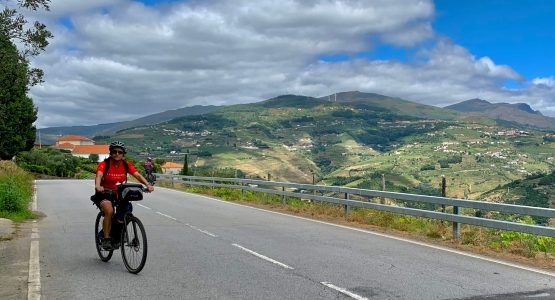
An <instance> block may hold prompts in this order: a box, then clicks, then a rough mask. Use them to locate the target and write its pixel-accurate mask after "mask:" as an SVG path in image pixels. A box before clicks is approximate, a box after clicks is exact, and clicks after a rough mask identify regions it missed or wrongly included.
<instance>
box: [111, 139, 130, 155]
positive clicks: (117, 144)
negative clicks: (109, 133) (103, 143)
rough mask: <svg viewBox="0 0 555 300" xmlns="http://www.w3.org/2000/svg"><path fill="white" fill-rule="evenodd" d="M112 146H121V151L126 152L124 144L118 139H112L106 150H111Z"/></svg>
mask: <svg viewBox="0 0 555 300" xmlns="http://www.w3.org/2000/svg"><path fill="white" fill-rule="evenodd" d="M114 148H121V150H123V153H127V151H126V149H125V144H124V143H122V142H120V141H113V142H112V143H110V147H108V150H110V152H111V151H112V149H114Z"/></svg>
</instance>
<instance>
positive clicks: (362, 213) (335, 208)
mask: <svg viewBox="0 0 555 300" xmlns="http://www.w3.org/2000/svg"><path fill="white" fill-rule="evenodd" d="M159 185H161V186H165V187H171V188H176V189H180V190H184V191H187V192H191V193H199V194H205V195H211V196H215V197H219V198H221V199H224V200H227V201H234V202H239V203H242V204H246V205H251V206H256V207H262V208H266V209H271V210H277V211H280V212H285V213H289V214H294V215H300V216H304V217H308V218H313V219H318V220H324V221H328V222H333V223H337V224H344V225H348V226H353V227H359V228H366V229H371V230H373V231H379V232H386V233H392V234H395V235H401V236H408V237H410V238H411V239H417V240H425V241H427V242H432V243H437V244H441V245H445V246H448V247H454V248H458V249H463V250H466V251H472V252H477V253H481V254H485V255H490V256H496V257H501V258H504V259H509V260H516V261H520V262H525V263H528V264H531V265H536V266H539V267H543V268H551V269H552V268H555V238H550V237H543V236H536V235H531V234H526V233H518V232H511V231H504V230H497V229H490V228H483V227H477V226H471V225H465V224H462V225H461V235H460V239H459V240H455V239H454V238H453V236H452V224H451V223H450V222H445V221H440V220H432V219H427V218H419V217H412V216H405V215H399V214H394V213H389V212H382V211H377V210H371V209H363V208H351V209H350V213H349V217H348V218H346V219H345V217H344V210H343V207H341V206H339V205H334V204H327V203H320V202H314V201H306V200H302V199H300V198H293V197H286V205H283V204H282V199H281V196H276V195H270V194H265V193H259V192H252V191H243V192H241V191H240V190H238V189H230V188H211V187H202V186H186V185H184V184H179V183H173V184H172V183H170V182H164V181H161V182H159ZM520 222H524V223H527V224H534V220H532V218H529V217H525V218H522V219H520Z"/></svg>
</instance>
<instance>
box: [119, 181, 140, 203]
mask: <svg viewBox="0 0 555 300" xmlns="http://www.w3.org/2000/svg"><path fill="white" fill-rule="evenodd" d="M118 191H119V192H120V195H121V198H122V199H123V200H124V201H139V200H143V185H142V184H138V183H122V184H120V185H119V186H118Z"/></svg>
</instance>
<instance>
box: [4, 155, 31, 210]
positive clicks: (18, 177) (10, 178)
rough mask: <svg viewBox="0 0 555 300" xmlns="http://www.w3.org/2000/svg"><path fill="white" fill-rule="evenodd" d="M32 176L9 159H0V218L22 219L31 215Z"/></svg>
mask: <svg viewBox="0 0 555 300" xmlns="http://www.w3.org/2000/svg"><path fill="white" fill-rule="evenodd" d="M32 196H33V177H32V176H31V175H30V174H29V173H27V172H25V171H23V170H22V169H21V168H19V167H18V166H16V165H15V164H14V163H13V162H11V161H0V218H7V219H11V220H13V221H23V220H25V219H29V218H32V217H33V213H32V212H31V211H30V210H29V202H30V201H31V199H32Z"/></svg>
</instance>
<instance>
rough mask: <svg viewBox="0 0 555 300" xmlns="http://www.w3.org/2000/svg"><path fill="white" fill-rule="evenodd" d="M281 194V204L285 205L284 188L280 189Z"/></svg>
mask: <svg viewBox="0 0 555 300" xmlns="http://www.w3.org/2000/svg"><path fill="white" fill-rule="evenodd" d="M281 192H282V193H283V194H281V204H283V205H285V186H282V187H281Z"/></svg>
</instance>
